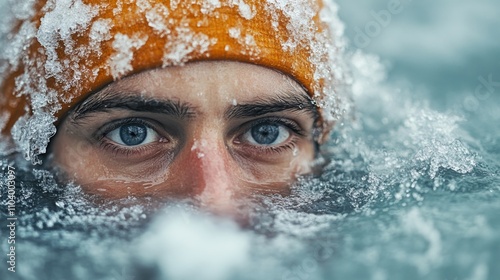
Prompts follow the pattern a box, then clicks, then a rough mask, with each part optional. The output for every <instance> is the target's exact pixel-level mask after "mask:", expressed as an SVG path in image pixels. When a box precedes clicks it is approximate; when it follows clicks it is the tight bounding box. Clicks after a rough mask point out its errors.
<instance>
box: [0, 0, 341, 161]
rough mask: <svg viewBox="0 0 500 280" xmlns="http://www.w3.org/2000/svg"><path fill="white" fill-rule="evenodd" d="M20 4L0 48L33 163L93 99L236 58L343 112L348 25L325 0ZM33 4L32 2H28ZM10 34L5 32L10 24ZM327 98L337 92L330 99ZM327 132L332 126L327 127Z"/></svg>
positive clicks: (5, 117)
mask: <svg viewBox="0 0 500 280" xmlns="http://www.w3.org/2000/svg"><path fill="white" fill-rule="evenodd" d="M27 3H28V4H29V3H31V4H32V5H33V7H28V8H26V7H24V6H26V3H24V6H21V5H19V4H18V6H17V8H16V7H13V8H12V10H13V14H14V16H15V19H14V20H13V21H12V22H13V23H14V24H13V25H12V23H11V26H10V31H9V32H7V33H6V35H5V36H4V38H3V40H4V41H5V42H0V43H1V44H4V45H5V46H6V48H5V51H4V52H3V55H1V56H0V89H1V94H0V130H1V131H2V132H3V134H7V133H9V132H11V135H12V139H13V140H14V142H15V143H16V144H17V147H18V149H21V150H22V151H23V152H24V154H25V157H26V158H27V159H31V160H32V161H36V156H37V155H39V154H43V153H45V152H46V147H47V145H48V142H49V139H50V137H51V136H53V135H54V134H55V131H56V129H55V125H54V123H55V122H56V121H57V120H58V118H59V117H61V116H62V115H64V114H65V113H66V112H67V111H68V110H69V109H71V108H72V107H73V106H74V105H75V104H77V103H78V102H80V101H82V100H83V99H84V98H86V97H87V96H88V95H89V94H90V93H92V92H95V91H97V90H99V89H100V88H102V87H103V86H105V85H107V84H109V83H111V82H113V81H114V80H117V79H120V78H122V77H124V76H127V75H130V74H133V73H137V72H139V71H142V70H145V69H150V68H156V67H168V66H173V65H182V64H184V63H188V62H194V61H207V60H231V61H240V62H246V63H252V64H257V65H261V66H265V67H269V68H272V69H275V70H278V71H281V72H283V73H285V74H287V75H289V76H290V77H292V78H293V79H295V80H296V81H298V82H299V83H300V84H301V85H302V86H303V87H304V88H305V89H306V90H307V92H308V93H309V94H310V96H311V97H312V98H313V99H314V100H315V101H316V102H317V104H318V107H319V108H321V111H322V120H323V121H324V123H330V121H331V120H333V119H335V117H336V116H337V115H338V111H339V106H338V98H337V96H336V94H335V93H334V91H335V88H336V87H335V83H338V81H339V80H340V76H342V72H341V71H340V70H339V69H340V68H339V67H338V65H337V64H338V63H337V56H338V52H339V49H340V48H341V47H342V44H340V40H337V38H336V37H338V35H339V33H340V32H338V30H337V29H335V28H333V27H334V26H338V27H339V28H340V29H342V28H341V24H340V22H339V21H338V20H337V18H336V16H335V14H334V11H332V8H333V10H335V6H334V5H333V4H331V3H330V4H329V3H326V2H325V3H323V2H322V1H321V0H191V1H181V0H163V1H160V0H110V1H101V0H45V1H44V0H39V1H36V0H34V1H28V2H27ZM28 6H29V5H28ZM3 29H6V28H5V26H3ZM326 93H328V94H326ZM324 126H325V127H327V126H328V125H324Z"/></svg>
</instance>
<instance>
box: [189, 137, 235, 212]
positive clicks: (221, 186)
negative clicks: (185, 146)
mask: <svg viewBox="0 0 500 280" xmlns="http://www.w3.org/2000/svg"><path fill="white" fill-rule="evenodd" d="M188 152H189V153H190V154H189V157H188V158H189V161H190V163H189V165H188V166H190V169H191V170H190V171H189V172H186V173H187V174H189V180H190V181H191V183H190V185H191V187H192V188H193V192H194V194H195V196H196V197H197V198H198V199H199V200H200V203H201V205H202V206H203V207H205V208H208V209H209V210H210V211H211V212H215V213H220V214H228V213H232V212H233V210H235V209H234V207H235V206H234V201H233V200H234V193H235V191H236V190H237V188H238V185H237V184H238V174H239V172H238V166H237V164H235V163H234V160H233V159H232V156H231V154H230V152H229V150H228V148H227V147H226V145H225V144H224V143H223V142H222V141H216V140H214V139H212V140H210V139H201V140H195V141H194V143H193V144H192V146H191V148H190V150H189V151H188Z"/></svg>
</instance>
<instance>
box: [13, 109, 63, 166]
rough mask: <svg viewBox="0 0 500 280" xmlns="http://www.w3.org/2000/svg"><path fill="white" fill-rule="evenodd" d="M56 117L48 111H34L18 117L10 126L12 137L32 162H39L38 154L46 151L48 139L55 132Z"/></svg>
mask: <svg viewBox="0 0 500 280" xmlns="http://www.w3.org/2000/svg"><path fill="white" fill-rule="evenodd" d="M55 121H56V118H55V117H54V116H53V115H52V114H49V113H45V112H35V114H33V116H31V117H26V116H25V117H22V118H20V119H19V120H18V121H17V122H16V123H15V125H14V127H13V128H12V138H13V139H14V141H15V143H16V145H17V146H18V147H19V148H20V149H21V150H22V151H23V152H24V157H25V158H26V159H27V160H30V161H31V162H32V163H33V164H39V163H41V161H40V159H39V158H38V155H40V154H44V153H45V152H46V149H47V146H48V144H49V139H50V138H51V137H52V136H54V134H55V133H56V127H55V125H54V124H53V123H54V122H55Z"/></svg>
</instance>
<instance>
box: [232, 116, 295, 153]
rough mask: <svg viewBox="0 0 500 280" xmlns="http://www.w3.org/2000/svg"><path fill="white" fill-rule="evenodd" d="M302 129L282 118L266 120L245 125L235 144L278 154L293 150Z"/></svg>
mask: <svg viewBox="0 0 500 280" xmlns="http://www.w3.org/2000/svg"><path fill="white" fill-rule="evenodd" d="M302 135H303V132H302V129H301V128H300V127H299V126H298V125H297V124H296V123H295V122H293V121H291V120H287V119H282V118H266V119H261V120H257V121H254V122H251V123H249V124H247V126H246V130H245V132H244V133H243V134H241V136H240V137H238V139H237V143H240V144H244V145H246V146H251V147H254V148H256V149H259V150H264V151H266V152H267V151H270V152H280V151H281V150H282V149H289V148H293V147H294V145H295V142H296V140H297V137H298V136H302Z"/></svg>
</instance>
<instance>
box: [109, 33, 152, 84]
mask: <svg viewBox="0 0 500 280" xmlns="http://www.w3.org/2000/svg"><path fill="white" fill-rule="evenodd" d="M146 41H147V37H145V38H141V37H140V35H139V34H137V35H136V36H134V37H133V38H130V37H128V36H127V35H125V34H121V33H118V34H116V35H115V40H114V41H113V48H114V49H115V51H116V53H115V54H114V55H113V56H112V57H111V60H110V62H109V67H110V69H111V75H113V78H115V79H118V78H120V77H121V76H123V75H125V74H127V73H128V72H129V71H131V70H132V64H131V63H132V59H133V58H134V51H135V50H137V49H139V48H140V47H142V46H143V45H144V44H145V43H146Z"/></svg>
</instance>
